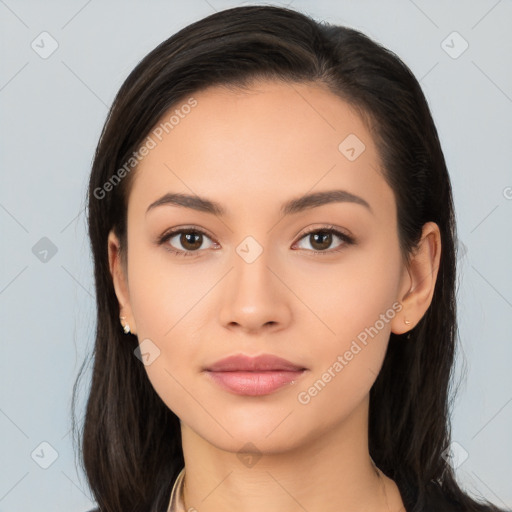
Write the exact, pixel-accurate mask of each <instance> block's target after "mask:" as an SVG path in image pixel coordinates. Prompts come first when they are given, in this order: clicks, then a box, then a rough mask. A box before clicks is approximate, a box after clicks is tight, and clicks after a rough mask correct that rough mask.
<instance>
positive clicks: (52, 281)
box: [0, 0, 512, 512]
mask: <svg viewBox="0 0 512 512" xmlns="http://www.w3.org/2000/svg"><path fill="white" fill-rule="evenodd" d="M246 3H253V2H235V1H231V2H228V1H220V0H208V1H206V0H196V1H189V2H187V4H186V6H185V5H183V4H184V2H182V3H178V2H171V1H167V2H163V1H152V2H150V3H149V2H142V1H126V0H124V1H103V2H100V1H98V0H90V1H85V0H73V1H69V0H68V1H66V2H65V1H63V0H62V1H45V2H36V1H21V0H17V1H16V0H5V1H4V0H0V34H1V36H0V37H1V43H2V46H1V69H0V108H1V117H0V140H1V153H0V155H1V156H0V158H1V161H0V170H1V189H0V233H1V247H2V250H1V251H0V258H1V260H0V308H1V310H0V311H1V340H2V341H1V343H2V358H1V359H0V375H1V379H2V380H1V388H0V389H1V395H0V432H1V437H0V446H1V460H2V468H1V473H0V512H6V511H9V512H13V511H24V512H27V511H34V510H38V511H43V512H44V511H54V510H76V511H81V510H87V509H88V508H89V507H92V505H93V504H92V502H91V500H90V493H89V490H88V487H87V484H86V481H85V478H84V476H83V474H82V473H81V472H80V471H79V470H78V471H77V469H76V466H75V455H74V452H73V444H72V437H71V435H70V398H71V391H72V385H73V382H74V379H75V377H76V374H77V371H78V368H79V366H80V363H81V362H82V360H83V359H84V357H85V355H86V354H87V353H88V352H89V351H90V350H91V348H92V343H93V335H94V329H95V316H94V289H93V275H92V265H91V259H90V252H89V248H88V240H87V236H86V223H85V215H84V197H85V191H86V184H87V179H88V174H89V171H90V165H91V161H92V156H93V152H94V149H95V146H96V143H97V140H98V137H99V135H100V130H101V127H102V125H103V122H104V119H105V116H106V114H107V108H108V106H109V105H110V104H111V102H112V100H113V97H114V95H115V93H116V92H117V90H118V88H119V87H120V85H121V83H122V81H123V80H124V79H125V78H126V76H127V75H128V73H129V72H130V70H131V69H133V67H134V66H135V65H136V63H137V62H138V61H139V60H140V59H141V58H142V57H143V56H144V55H145V54H146V53H148V52H149V51H150V50H151V49H153V48H154V47H155V46H156V45H157V44H158V43H160V42H161V41H162V40H164V39H166V38H167V37H169V36H170V35H171V34H172V33H174V32H176V31H177V30H178V29H180V28H182V27H183V26H185V25H187V24H189V23H191V22H193V21H195V20H197V19H199V18H202V17H204V16H206V15H208V14H211V13H213V12H214V11H215V10H221V9H224V8H228V7H233V6H236V5H242V4H246ZM275 4H276V5H279V4H278V3H277V2H276V3H275ZM281 5H284V4H281ZM291 6H292V7H294V8H296V9H298V10H301V11H304V12H307V13H309V14H312V15H313V16H314V17H315V18H317V19H325V20H327V21H331V22H334V23H339V24H344V25H348V26H351V27H354V28H357V29H360V30H362V31H363V32H365V33H367V34H368V35H369V36H370V37H372V38H374V39H376V40H377V41H379V42H381V43H383V44H384V45H385V46H386V47H388V48H390V49H391V50H393V51H395V52H396V53H397V54H398V55H399V56H400V57H401V58H402V59H403V60H404V61H405V62H406V63H407V64H408V65H409V66H410V67H411V69H412V70H413V72H414V73H415V75H416V76H417V77H418V79H420V80H421V85H422V87H423V89H424V91H425V94H426V96H427V98H428V101H429V103H430V105H431V109H432V112H433V115H434V119H435V121H436V123H437V127H438V130H439V134H440V137H441V142H442V145H443V149H444V152H445V156H446V158H447V162H448V167H449V170H450V174H451V177H452V183H453V188H454V196H455V206H456V212H457V220H458V229H459V239H460V243H461V247H462V249H463V253H464V255H463V257H462V258H461V259H460V260H459V264H460V267H459V283H460V284H459V290H458V298H459V314H460V317H459V321H460V338H461V346H462V352H461V354H460V356H464V357H459V359H458V362H457V372H458V373H457V375H460V374H461V371H462V370H463V369H464V363H465V364H466V371H467V374H466V380H465V381H463V382H462V384H461V386H460V389H459V394H458V397H457V400H456V401H455V404H454V411H453V440H454V441H455V442H456V443H458V444H457V445H455V448H453V450H452V452H451V453H452V456H453V464H454V465H455V466H456V467H457V475H458V477H459V479H460V481H461V482H462V483H463V485H464V487H465V488H467V489H469V490H470V492H472V493H474V494H475V495H483V496H485V497H487V498H489V499H491V500H492V501H494V502H496V503H497V504H498V505H501V506H503V507H505V506H508V507H511V506H512V485H511V482H510V470H511V469H512V463H511V459H512V439H511V432H512V377H511V368H510V363H511V362H512V343H511V335H510V323H511V322H510V320H511V317H512V315H511V313H512V271H511V267H510V262H511V261H512V240H511V236H510V235H511V220H512V172H511V162H512V140H511V139H512V137H511V134H512V58H511V55H512V32H511V31H510V27H511V26H512V2H511V1H510V0H501V1H497V0H485V1H484V0H482V1H471V2H469V1H458V2H457V1H451V2H444V1H440V0H439V1H420V0H417V1H415V2H412V1H408V0H396V1H359V2H356V1H340V0H337V1H328V0H322V1H315V2H313V1H309V2H308V1H301V0H294V1H293V2H292V3H291ZM43 31H46V32H48V33H49V34H50V36H47V35H43V36H41V35H40V34H41V32H43ZM454 31H456V32H458V34H460V36H459V35H457V34H455V35H454V34H452V33H453V32H454ZM53 40H54V41H56V43H54V42H53ZM443 41H444V42H443ZM466 42H467V44H468V48H467V49H466V50H465V51H463V50H464V48H465V46H466ZM52 44H58V48H57V49H56V51H55V52H54V53H52V54H51V55H46V54H45V52H47V53H48V52H50V50H51V49H52V46H51V45H52ZM32 45H33V46H34V49H33V47H32ZM43 57H46V58H43ZM45 251H46V252H45ZM55 251H56V252H55ZM88 375H89V374H87V377H88ZM87 385H88V382H87V378H86V379H85V381H84V386H83V389H82V393H81V396H82V400H83V399H84V398H85V396H86V391H87ZM79 412H80V414H81V413H82V409H80V410H79ZM43 442H46V443H49V445H51V446H48V445H41V443H43ZM54 450H55V452H54ZM55 456H57V458H56V459H55V460H53V459H54V458H55ZM49 464H51V465H49ZM48 465H49V467H48V468H47V469H44V468H43V467H41V466H48ZM507 473H508V474H507Z"/></svg>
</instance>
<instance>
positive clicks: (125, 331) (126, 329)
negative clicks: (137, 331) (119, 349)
mask: <svg viewBox="0 0 512 512" xmlns="http://www.w3.org/2000/svg"><path fill="white" fill-rule="evenodd" d="M119 319H120V320H121V325H122V327H123V331H124V333H125V334H129V332H130V326H129V325H128V324H125V325H123V320H125V319H126V317H124V316H120V317H119Z"/></svg>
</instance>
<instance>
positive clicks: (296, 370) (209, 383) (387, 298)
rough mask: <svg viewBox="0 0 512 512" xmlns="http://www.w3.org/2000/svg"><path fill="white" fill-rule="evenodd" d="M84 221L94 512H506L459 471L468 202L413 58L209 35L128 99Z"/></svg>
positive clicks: (279, 38) (110, 133) (181, 41)
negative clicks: (91, 279) (452, 413)
mask: <svg viewBox="0 0 512 512" xmlns="http://www.w3.org/2000/svg"><path fill="white" fill-rule="evenodd" d="M88 201H89V234H90V238H91V245H92V251H93V256H94V264H95V280H96V293H97V299H98V320H97V322H98V323H97V332H96V346H95V354H94V356H95V357H94V369H93V376H92V386H91V391H90V396H89V400H88V404H87V409H86V416H85V423H84V430H83V440H82V447H81V448H82V454H83V464H84V469H85V471H86V474H87V477H88V480H89V483H90V486H91V489H92V491H93V493H94V496H95V498H96V500H97V502H98V505H99V509H98V510H101V511H105V512H107V511H108V512H111V511H128V510H130V511H148V510H151V511H160V510H169V511H178V510H180V511H181V510H198V511H199V512H203V511H204V512H208V511H218V510H224V511H227V510H235V509H239V510H240V509H241V510H247V511H253V510H254V511H256V510H258V511H259V510H265V511H270V512H273V511H278V510H290V511H291V510H307V511H311V512H312V511H317V510H324V511H331V510H332V511H334V510H336V511H339V510H347V511H349V510H350V511H351V512H357V511H363V510H366V511H368V510H372V511H373V510H375V511H379V512H380V511H393V512H397V511H404V510H405V511H407V512H409V511H414V512H419V511H440V510H443V511H444V510H446V511H448V510H450V511H456V510H460V511H462V510H464V511H498V510H499V509H498V508H496V507H495V506H493V505H492V504H490V503H479V502H477V501H475V500H473V499H472V498H470V497H469V496H468V495H466V494H465V493H464V492H463V491H462V490H461V488H460V487H459V485H458V484H457V482H456V479H455V475H454V472H453V468H452V467H451V465H450V457H449V454H450V431H449V408H448V405H449V401H448V387H449V382H450V377H451V372H452V365H453V362H454V349H455V333H456V304H455V275H456V272H455V261H456V257H455V256H456V255H455V241H456V230H455V222H454V212H453V202H452V194H451V186H450V180H449V176H448V173H447V169H446V164H445V160H444V157H443V153H442V150H441V147H440V143H439V140H438V136H437V131H436V128H435V126H434V123H433V120H432V117H431V114H430V111H429V108H428V106H427V103H426V100H425V98H424V95H423V93H422V91H421V89H420V86H419V84H418V82H417V81H416V79H415V78H414V76H413V75H412V73H411V72H410V70H409V69H408V68H407V67H406V66H405V65H404V64H403V63H402V62H401V60H400V59H399V58H398V57H396V55H394V54H393V53H391V52H389V51H388V50H386V49H384V48H382V47H381V46H379V45H378V44H376V43H375V42H373V41H371V40H370V39H369V38H367V37H366V36H365V35H363V34H361V33H360V32H357V31H355V30H352V29H349V28H345V27H339V26H333V25H328V24H319V23H317V22H315V21H314V20H312V19H310V18H309V17H307V16H304V15H302V14H300V13H298V12H295V11H293V10H288V9H283V8H278V7H268V6H265V7H263V6H246V7H239V8H234V9H229V10H225V11H222V12H218V13H216V14H214V15H212V16H209V17H207V18H205V19H203V20H200V21H198V22H196V23H194V24H192V25H190V26H188V27H186V28H184V29H183V30H181V31H180V32H179V33H177V34H176V35H174V36H172V37H171V38H169V39H168V40H166V41H164V42H163V43H162V44H160V45H159V46H158V47H157V48H156V49H155V50H153V51H152V52H151V53H150V54H149V55H147V56H146V57H145V58H144V59H143V60H142V61H141V62H140V63H139V64H138V66H137V67H136V68H135V69H134V70H133V72H132V73H131V74H130V76H129V77H128V78H127V80H126V81H125V83H124V84H123V85H122V87H121V89H120V91H119V93H118V95H117V97H116V98H115V101H114V104H113V106H112V108H111V111H110V114H109V116H108V119H107V121H106V124H105V127H104V129H103V132H102V135H101V138H100V141H99V144H98V147H97V150H96V155H95V159H94V163H93V169H92V173H91V178H90V184H89V194H88Z"/></svg>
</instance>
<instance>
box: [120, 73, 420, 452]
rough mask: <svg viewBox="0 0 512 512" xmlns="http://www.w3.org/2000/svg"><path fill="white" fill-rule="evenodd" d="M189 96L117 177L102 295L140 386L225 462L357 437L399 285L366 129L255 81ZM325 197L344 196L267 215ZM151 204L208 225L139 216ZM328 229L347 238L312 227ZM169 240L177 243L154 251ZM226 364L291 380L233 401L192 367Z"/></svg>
mask: <svg viewBox="0 0 512 512" xmlns="http://www.w3.org/2000/svg"><path fill="white" fill-rule="evenodd" d="M193 97H194V98H195V100H196V101H197V104H195V106H194V107H193V108H183V109H181V110H180V105H177V106H175V107H173V109H172V112H169V113H168V114H167V115H166V116H164V117H163V118H162V122H165V121H168V119H169V117H170V116H171V114H173V112H174V111H175V110H176V109H178V111H179V115H178V113H176V116H177V117H176V118H175V119H174V120H173V122H172V123H170V124H168V125H167V130H165V129H162V128H160V129H159V130H158V131H154V132H153V134H150V135H151V137H152V139H153V141H154V142H155V143H156V146H155V147H153V148H152V149H150V150H149V151H148V154H147V155H146V156H145V157H144V158H143V160H142V161H141V163H140V164H139V166H138V168H137V170H136V171H133V172H135V173H136V175H135V177H136V179H135V181H134V183H133V188H132V190H131V193H130V197H129V205H128V267H127V276H126V278H127V281H126V283H127V285H126V290H125V291H126V293H125V295H121V294H122V293H123V292H122V291H121V289H122V288H121V286H120V285H117V286H116V292H118V297H120V302H121V303H122V307H123V310H122V313H124V315H125V316H126V317H127V322H128V323H129V324H130V326H131V328H132V331H134V332H136V334H137V336H138V339H139V343H140V344H141V351H142V353H143V354H145V356H143V358H145V363H146V364H145V369H146V371H147V374H148V377H149V379H150V381H151V383H152V385H153V386H154V389H155V390H156V392H157V393H158V395H159V396H160V397H161V398H162V400H163V401H164V402H165V403H166V404H167V406H168V407H169V408H170V409H171V410H172V411H174V413H175V414H176V415H177V416H178V417H179V418H180V420H181V422H182V426H183V425H184V424H185V425H186V426H187V427H189V428H190V429H192V430H193V431H194V432H195V433H196V434H198V435H199V436H201V437H202V438H203V439H205V440H207V441H208V442H210V443H212V444H214V445H215V446H217V447H220V448H222V449H226V450H233V451H234V450H237V449H239V448H240V447H241V446H242V445H244V444H245V443H246V442H248V441H251V442H252V443H253V444H254V445H256V447H257V448H258V449H259V450H261V451H262V452H263V451H265V450H274V451H284V450H286V449H290V448H293V447H297V446H299V445H300V444H302V443H304V442H306V441H307V440H313V439H318V437H319V436H321V435H322V434H325V433H326V432H328V431H330V430H332V429H338V428H341V427H342V426H343V425H346V426H347V428H348V425H352V427H353V428H357V429H360V428H361V422H362V421H364V419H365V413H364V411H365V408H366V406H367V402H366V400H367V398H368V394H369V391H370V388H371V386H372V384H373V383H374V381H375V379H376V377H377V374H378V373H379V370H380V368H381V364H382V362H383V359H384V356H385V352H386V348H387V343H388V339H389V335H390V332H391V331H392V330H393V331H394V332H403V330H402V331H400V329H399V328H398V326H399V325H403V320H404V312H402V313H399V310H400V308H401V307H402V306H401V304H400V300H401V299H402V297H403V296H404V295H405V294H406V292H407V291H408V290H409V288H410V286H411V281H410V278H409V275H408V272H407V269H406V268H405V266H404V264H403V262H402V258H401V255H400V252H399V243H398V233H397V211H396V204H395V199H394V195H393V191H392V190H391V188H390V187H389V186H388V184H387V183H386V181H385V180H384V178H383V175H382V173H381V170H380V162H379V157H378V154H377V151H376V147H375V145H374V141H373V140H372V137H371V135H370V133H369V131H368V130H367V129H366V127H365V125H364V124H363V122H362V121H361V119H360V118H359V116H358V115H357V114H356V113H355V112H354V111H353V110H352V109H351V108H350V107H349V106H348V104H347V103H345V102H344V101H342V100H341V99H339V98H338V97H337V96H334V95H333V94H332V93H330V92H328V91H327V90H326V89H325V88H323V87H321V86H319V85H306V84H293V85H291V84H284V83H278V82H259V83H258V84H256V85H254V86H253V87H251V89H250V91H244V92H241V91H240V92H234V91H228V90H227V89H224V88H221V87H214V88H210V89H207V90H205V91H203V92H200V93H198V94H194V95H193ZM183 104H186V100H185V101H184V102H183ZM184 112H188V113H186V114H185V113H184ZM176 119H178V121H176ZM166 131H167V132H168V133H166ZM155 134H158V136H156V135H155ZM160 139H161V140H160ZM150 145H151V146H152V145H153V144H152V143H151V144H150ZM332 191H344V192H343V193H339V194H338V196H337V197H334V198H331V200H330V201H323V200H321V198H320V199H319V200H317V201H303V202H302V203H301V202H298V203H295V204H294V207H293V208H287V209H286V210H287V211H286V212H284V211H283V208H284V205H287V204H288V203H290V201H296V200H297V199H299V198H301V197H302V196H308V195H311V194H318V193H325V192H332ZM166 194H186V195H190V196H192V198H193V200H190V201H189V206H192V205H194V204H197V203H198V202H199V198H201V199H203V200H204V201H211V202H215V203H216V204H217V205H219V206H220V207H221V208H222V210H223V213H222V214H220V213H217V214H215V213H211V212H209V211H207V208H202V209H199V208H194V207H186V206H183V205H177V204H174V203H172V202H168V203H164V204H160V205H156V206H153V207H152V208H150V205H152V204H153V203H154V202H155V201H157V200H159V199H160V198H162V197H163V196H165V195H166ZM349 194H350V195H349ZM192 228H194V229H196V230H199V231H201V232H203V233H204V235H201V234H199V235H197V234H196V235H194V234H193V232H192V233H190V230H191V229H192ZM331 228H333V229H335V230H338V231H339V232H341V233H342V234H345V235H347V237H349V238H345V237H343V238H340V237H339V236H338V235H336V234H331V236H329V232H325V231H324V232H323V233H322V231H321V230H322V229H324V230H327V229H331ZM171 229H182V230H183V231H184V233H178V234H174V235H172V236H170V237H168V238H167V240H164V241H163V243H161V244H159V243H158V240H159V238H160V237H162V235H164V234H166V233H167V232H169V230H171ZM312 230H316V236H315V234H311V235H307V234H306V233H307V232H309V231H312ZM187 234H188V236H187ZM114 240H115V237H114V236H113V234H112V233H111V241H114ZM350 240H353V241H352V242H350ZM171 250H177V251H182V252H188V254H187V255H186V256H183V255H181V254H180V255H176V254H173V253H172V252H171ZM234 354H244V355H247V356H256V355H260V354H272V355H276V356H278V357H281V358H284V359H286V360H288V361H290V362H292V363H294V364H295V365H298V366H299V367H300V368H305V369H306V370H305V371H303V372H301V373H296V374H294V381H292V382H291V383H288V384H285V385H283V386H281V387H278V388H277V389H274V390H273V391H268V392H265V391H261V390H260V391H259V393H260V394H244V392H243V390H242V391H241V393H242V394H239V393H237V392H234V391H232V390H228V389H226V388H224V387H222V386H221V385H220V384H219V383H218V382H217V381H216V380H214V379H212V374H211V373H210V372H208V371H205V368H207V367H210V366H211V365H212V364H213V363H214V362H216V361H218V360H220V359H222V358H225V357H227V356H230V355H234ZM141 364H142V363H141ZM217 375H220V374H217ZM224 375H225V374H224ZM283 375H285V376H286V375H290V374H283ZM242 378H243V376H242ZM261 380H262V381H263V380H264V378H263V377H261ZM246 389H248V388H246ZM251 389H252V388H251ZM247 393H258V390H257V389H256V390H254V389H253V390H252V391H247ZM355 418H357V421H356V420H355ZM352 420H353V421H352Z"/></svg>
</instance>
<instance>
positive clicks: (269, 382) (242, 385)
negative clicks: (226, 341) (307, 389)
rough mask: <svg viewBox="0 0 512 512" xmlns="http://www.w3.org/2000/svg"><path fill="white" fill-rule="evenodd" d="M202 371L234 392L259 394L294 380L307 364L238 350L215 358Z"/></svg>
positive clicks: (238, 393) (269, 391)
mask: <svg viewBox="0 0 512 512" xmlns="http://www.w3.org/2000/svg"><path fill="white" fill-rule="evenodd" d="M204 371H205V373H206V374H207V376H208V377H209V378H210V379H211V380H212V381H213V382H214V383H215V384H217V385H218V386H220V387H221V388H222V389H224V390H227V391H230V392H232V393H235V394H237V395H246V396H261V395H267V394H270V393H272V392H274V391H277V390H278V389H280V388H282V387H283V386H286V385H290V384H293V383H295V381H296V380H297V379H299V378H300V377H301V376H302V375H303V374H304V373H305V372H306V371H307V368H305V367H303V366H301V365H297V364H294V363H292V362H290V361H287V360H286V359H283V358H280V357H277V356H273V355H269V354H263V355H260V356H257V357H250V356H246V355H243V354H237V355H234V356H230V357H227V358H225V359H221V360H220V361H217V362H216V363H214V364H212V365H210V366H208V367H206V368H204Z"/></svg>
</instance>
